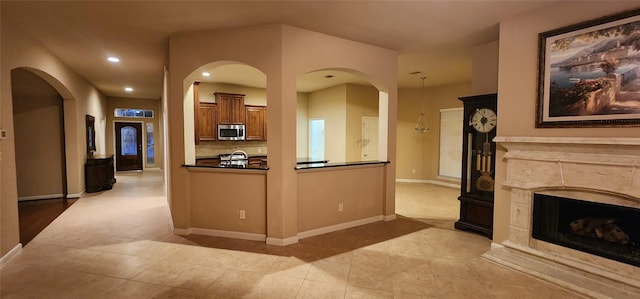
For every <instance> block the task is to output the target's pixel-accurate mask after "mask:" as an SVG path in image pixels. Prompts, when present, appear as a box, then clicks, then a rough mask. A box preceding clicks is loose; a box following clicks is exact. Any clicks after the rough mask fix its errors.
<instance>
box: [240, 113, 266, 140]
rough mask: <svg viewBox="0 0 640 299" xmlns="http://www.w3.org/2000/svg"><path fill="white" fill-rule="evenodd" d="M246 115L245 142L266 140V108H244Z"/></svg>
mask: <svg viewBox="0 0 640 299" xmlns="http://www.w3.org/2000/svg"><path fill="white" fill-rule="evenodd" d="M245 110H246V111H245V114H246V128H245V129H246V136H245V139H246V140H266V139H267V134H266V133H267V126H266V121H267V107H264V106H245Z"/></svg>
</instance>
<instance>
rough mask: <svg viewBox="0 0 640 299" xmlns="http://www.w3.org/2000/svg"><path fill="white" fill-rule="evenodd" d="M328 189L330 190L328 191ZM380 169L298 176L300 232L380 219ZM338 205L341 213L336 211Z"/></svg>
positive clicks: (332, 169) (319, 172)
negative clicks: (374, 218) (341, 209)
mask: <svg viewBox="0 0 640 299" xmlns="http://www.w3.org/2000/svg"><path fill="white" fill-rule="evenodd" d="M329 186H330V187H329ZM383 188H384V166H380V165H376V166H373V167H362V168H349V169H345V170H338V169H336V168H328V169H322V170H319V171H304V172H300V173H299V175H298V198H299V202H298V219H299V220H298V230H299V231H300V232H304V231H308V230H313V229H319V228H323V227H327V226H331V225H337V224H341V223H346V222H351V221H357V220H361V219H366V218H371V217H376V216H381V215H383V194H384V192H383ZM339 204H342V206H343V211H339V210H338V205H339Z"/></svg>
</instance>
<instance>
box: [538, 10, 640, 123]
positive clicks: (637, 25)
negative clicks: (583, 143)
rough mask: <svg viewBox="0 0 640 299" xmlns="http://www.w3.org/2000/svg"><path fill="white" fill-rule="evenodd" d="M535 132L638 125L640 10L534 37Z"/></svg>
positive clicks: (639, 105) (639, 101) (639, 116)
mask: <svg viewBox="0 0 640 299" xmlns="http://www.w3.org/2000/svg"><path fill="white" fill-rule="evenodd" d="M539 63H540V64H539V67H538V107H537V108H538V109H537V114H538V115H537V121H536V127H539V128H540V127H618V126H620V127H622V126H640V10H634V11H629V12H625V13H622V14H618V15H614V16H608V17H604V18H601V19H597V20H592V21H588V22H584V23H580V24H576V25H572V26H567V27H563V28H559V29H555V30H552V31H547V32H543V33H541V34H540V36H539Z"/></svg>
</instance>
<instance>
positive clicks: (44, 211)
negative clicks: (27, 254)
mask: <svg viewBox="0 0 640 299" xmlns="http://www.w3.org/2000/svg"><path fill="white" fill-rule="evenodd" d="M11 90H12V100H13V122H14V133H15V153H16V179H17V187H18V201H19V202H20V203H19V211H20V214H19V218H20V242H21V243H22V244H23V245H24V244H26V243H28V242H29V241H30V240H31V239H33V237H35V235H37V234H38V233H39V232H40V231H41V230H42V229H44V228H45V227H46V226H47V225H48V224H49V223H51V221H53V220H54V219H55V218H56V217H57V216H58V215H60V214H61V213H62V212H63V211H64V210H65V209H66V208H67V207H68V206H69V205H70V204H71V203H70V202H68V201H67V199H66V198H67V195H68V190H67V179H68V178H67V157H66V155H65V130H64V100H63V96H62V95H61V94H60V93H59V92H58V91H57V90H56V88H54V87H53V86H52V85H51V84H50V83H48V82H47V81H46V80H45V79H44V78H42V77H40V76H39V75H38V74H36V73H34V72H32V71H31V70H28V69H25V68H17V69H14V70H12V71H11Z"/></svg>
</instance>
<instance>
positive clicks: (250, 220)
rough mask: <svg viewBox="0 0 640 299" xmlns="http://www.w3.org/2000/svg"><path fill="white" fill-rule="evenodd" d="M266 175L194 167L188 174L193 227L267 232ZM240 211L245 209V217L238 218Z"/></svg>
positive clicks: (263, 233)
mask: <svg viewBox="0 0 640 299" xmlns="http://www.w3.org/2000/svg"><path fill="white" fill-rule="evenodd" d="M266 177H267V176H266V175H265V173H263V172H259V173H258V172H253V171H236V172H210V171H207V170H200V171H199V170H198V169H193V170H192V171H191V172H190V176H189V189H190V190H191V194H190V197H191V212H192V213H193V215H192V218H193V222H192V223H191V225H192V227H194V228H208V229H210V228H215V230H221V231H226V232H240V233H250V234H259V235H266V232H267V228H266V223H267V221H266V205H267V203H266V200H267V198H266V187H267V186H266V184H267V181H266ZM203 186H207V187H208V188H202V187H203ZM248 186H251V187H250V188H248ZM240 210H244V211H245V219H240Z"/></svg>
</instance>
